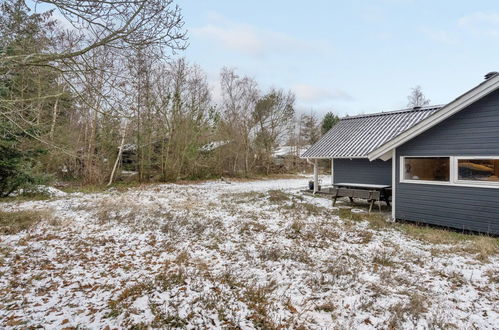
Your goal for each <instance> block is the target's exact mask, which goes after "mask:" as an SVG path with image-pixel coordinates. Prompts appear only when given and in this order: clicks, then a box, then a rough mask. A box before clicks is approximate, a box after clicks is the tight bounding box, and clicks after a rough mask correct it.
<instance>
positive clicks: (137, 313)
mask: <svg viewBox="0 0 499 330" xmlns="http://www.w3.org/2000/svg"><path fill="white" fill-rule="evenodd" d="M307 181H308V179H307V178H301V179H286V180H262V181H254V182H233V183H232V184H226V183H223V182H208V183H201V184H189V185H175V184H164V185H151V186H146V187H144V188H137V189H130V190H128V191H127V192H116V191H114V192H108V193H99V194H82V193H72V194H67V195H61V196H58V197H55V198H53V199H50V200H45V201H25V202H9V203H1V204H0V211H17V210H44V211H45V212H47V211H46V210H48V213H47V214H51V215H50V216H47V217H46V219H44V220H43V221H41V222H40V223H38V224H37V225H36V226H34V227H33V228H32V229H30V230H28V231H24V232H21V233H18V234H15V235H1V236H0V327H1V328H25V327H29V326H33V327H34V326H43V327H45V328H48V329H52V328H73V327H79V328H90V329H103V328H106V329H110V328H116V327H118V328H122V327H124V328H129V327H132V326H137V327H140V326H143V327H153V328H155V327H156V328H165V327H166V328H170V327H187V328H226V327H227V328H234V327H240V328H244V329H251V328H277V327H285V328H321V329H327V328H365V329H374V328H390V327H391V328H404V329H407V328H418V329H427V328H452V327H455V328H460V329H472V328H480V329H493V328H496V329H497V327H498V325H499V310H498V307H499V304H498V301H499V293H498V283H499V266H498V265H499V257H498V255H497V254H495V253H494V254H492V255H489V256H487V257H483V256H481V255H480V254H479V253H477V252H476V251H475V250H473V249H469V248H468V245H467V244H470V243H469V242H467V241H463V242H460V243H447V244H431V243H428V242H424V241H421V240H418V239H415V238H413V237H411V236H410V235H408V234H407V233H406V232H404V231H402V230H400V228H398V227H399V226H401V225H398V224H395V225H387V226H384V225H382V222H379V219H378V220H377V221H374V222H370V221H365V220H361V219H360V218H359V217H357V216H352V217H351V218H340V217H339V214H340V212H341V211H344V210H339V209H338V208H333V207H331V202H330V201H328V200H326V199H323V198H315V197H312V196H303V195H302V194H300V193H299V189H303V188H304V187H305V186H306V185H307ZM340 206H341V204H340ZM346 211H347V213H348V212H349V211H348V210H346ZM342 214H346V213H342ZM356 214H357V215H358V214H360V215H362V214H363V213H362V212H361V213H357V212H352V213H351V215H356Z"/></svg>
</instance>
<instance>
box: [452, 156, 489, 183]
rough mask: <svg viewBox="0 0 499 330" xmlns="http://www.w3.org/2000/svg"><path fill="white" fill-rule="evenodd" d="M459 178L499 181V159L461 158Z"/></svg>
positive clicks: (458, 167)
mask: <svg viewBox="0 0 499 330" xmlns="http://www.w3.org/2000/svg"><path fill="white" fill-rule="evenodd" d="M457 173H458V180H465V181H481V182H495V183H499V159H487V158H480V159H475V158H459V159H458V161H457Z"/></svg>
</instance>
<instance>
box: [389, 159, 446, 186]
mask: <svg viewBox="0 0 499 330" xmlns="http://www.w3.org/2000/svg"><path fill="white" fill-rule="evenodd" d="M406 158H449V171H450V172H451V173H450V175H449V180H448V181H436V180H413V179H405V178H404V177H405V173H404V169H405V159H406ZM399 167H400V173H399V175H400V176H399V181H400V182H404V183H422V184H441V185H446V184H449V183H451V182H452V157H450V156H401V157H400V165H399Z"/></svg>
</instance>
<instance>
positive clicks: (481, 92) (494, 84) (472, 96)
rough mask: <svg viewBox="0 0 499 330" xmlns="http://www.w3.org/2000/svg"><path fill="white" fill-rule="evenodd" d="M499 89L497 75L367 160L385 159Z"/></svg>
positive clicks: (372, 152)
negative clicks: (399, 147)
mask: <svg viewBox="0 0 499 330" xmlns="http://www.w3.org/2000/svg"><path fill="white" fill-rule="evenodd" d="M498 88H499V75H495V76H494V77H491V78H489V79H488V80H486V81H485V82H483V83H481V84H480V85H478V86H476V87H475V88H473V89H471V90H469V91H468V92H466V93H464V94H463V95H461V96H460V97H458V98H457V99H455V100H454V101H452V102H450V103H449V104H447V105H446V106H444V107H443V108H442V109H440V110H439V111H437V112H436V113H434V114H433V115H431V116H429V117H428V118H426V119H424V120H422V121H421V122H420V123H418V124H416V125H415V126H413V127H411V128H410V129H408V130H407V131H405V132H404V133H402V134H400V135H399V136H397V137H396V138H394V139H393V140H391V141H388V142H387V143H385V144H383V145H382V146H380V147H379V148H377V149H375V150H373V151H371V152H370V153H369V154H368V155H367V158H369V160H375V159H377V158H383V157H384V156H385V155H388V154H389V153H390V151H391V150H393V149H394V148H397V147H398V146H400V145H402V144H404V143H405V142H407V141H409V140H411V139H412V138H414V137H416V136H418V135H419V134H421V133H423V132H425V131H427V130H428V129H430V128H432V127H433V126H435V125H437V124H438V123H440V122H442V121H444V120H445V119H447V118H449V117H450V116H452V115H454V114H456V113H458V112H459V111H461V110H463V109H464V108H466V107H467V106H469V105H470V104H472V103H475V102H476V101H478V100H480V99H481V98H483V97H485V96H486V95H488V94H490V93H492V92H493V91H495V90H496V89H498Z"/></svg>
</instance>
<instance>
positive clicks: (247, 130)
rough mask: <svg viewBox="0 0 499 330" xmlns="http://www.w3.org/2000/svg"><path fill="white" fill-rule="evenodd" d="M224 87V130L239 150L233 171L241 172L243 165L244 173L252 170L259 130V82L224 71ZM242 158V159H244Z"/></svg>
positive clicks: (233, 71)
mask: <svg viewBox="0 0 499 330" xmlns="http://www.w3.org/2000/svg"><path fill="white" fill-rule="evenodd" d="M220 84H221V87H222V98H223V101H222V105H221V113H222V122H221V125H222V129H223V130H224V131H225V133H226V134H227V136H226V139H228V140H231V141H232V142H234V145H236V146H237V147H236V148H237V149H234V150H233V153H232V154H233V157H234V159H233V171H234V172H236V171H237V169H238V163H239V161H241V157H240V156H242V163H243V171H244V173H245V174H246V173H248V172H249V171H250V169H251V166H252V164H251V163H250V161H252V159H253V158H252V157H251V154H252V152H251V145H252V132H253V128H254V127H255V124H256V122H255V119H254V117H253V109H254V108H255V105H256V102H257V101H258V97H259V95H260V91H259V89H258V85H257V83H256V81H255V80H254V79H252V78H250V77H240V76H239V75H237V74H236V72H235V70H233V69H228V68H224V69H222V72H221V73H220ZM241 154H242V155H241Z"/></svg>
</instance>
